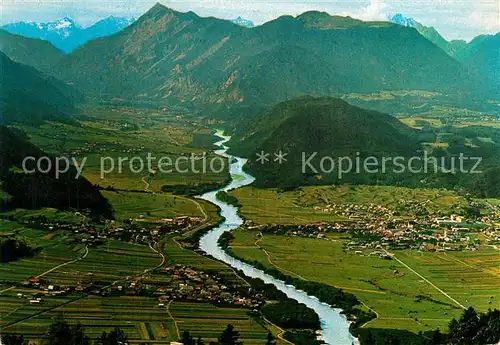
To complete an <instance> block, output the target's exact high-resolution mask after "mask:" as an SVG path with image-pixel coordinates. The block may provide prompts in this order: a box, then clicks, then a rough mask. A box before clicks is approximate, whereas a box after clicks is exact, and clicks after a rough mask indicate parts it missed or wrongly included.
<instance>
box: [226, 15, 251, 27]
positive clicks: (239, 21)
mask: <svg viewBox="0 0 500 345" xmlns="http://www.w3.org/2000/svg"><path fill="white" fill-rule="evenodd" d="M231 21H232V22H233V23H234V24H237V25H239V26H243V27H245V28H253V27H254V26H255V24H254V23H253V22H252V21H250V20H248V19H244V18H241V17H238V18H236V19H233V20H231Z"/></svg>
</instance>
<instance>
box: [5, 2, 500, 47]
mask: <svg viewBox="0 0 500 345" xmlns="http://www.w3.org/2000/svg"><path fill="white" fill-rule="evenodd" d="M156 2H157V1H155V0H152V1H150V0H139V1H132V0H108V1H106V0H0V6H1V8H0V10H1V17H0V22H1V23H2V24H6V23H10V22H15V21H21V20H29V21H35V22H43V21H49V20H54V19H58V18H60V17H63V16H69V17H72V18H74V19H75V20H76V21H77V22H79V23H81V24H83V25H88V24H91V23H93V22H95V21H96V20H98V19H100V18H103V17H107V16H110V15H115V16H128V17H139V16H140V15H141V14H143V13H144V12H146V11H147V10H148V9H149V8H150V7H152V6H153V5H154V4H155V3H156ZM159 2H161V3H162V4H164V5H166V6H169V7H171V8H173V9H176V10H179V11H189V10H191V11H194V12H196V13H197V14H199V15H200V16H215V17H219V18H226V19H232V18H236V17H237V16H242V17H244V18H247V19H251V20H253V21H254V22H255V23H257V24H261V23H263V22H265V21H268V20H270V19H273V18H276V17H278V16H280V15H283V14H292V15H295V14H299V13H302V12H304V11H308V10H322V11H326V12H328V13H330V14H340V15H350V16H352V17H355V18H360V19H371V20H373V19H382V20H383V19H385V18H386V17H387V15H388V14H393V13H403V14H405V15H407V16H411V17H413V18H415V19H416V20H417V21H419V22H421V23H422V24H424V25H427V26H434V27H435V28H437V29H438V31H440V32H441V34H442V35H443V36H445V37H446V38H448V39H467V40H470V39H471V38H473V37H475V36H477V35H479V34H484V33H496V32H498V31H500V1H498V0H330V1H325V0H315V1H307V0H272V1H263V0H159Z"/></svg>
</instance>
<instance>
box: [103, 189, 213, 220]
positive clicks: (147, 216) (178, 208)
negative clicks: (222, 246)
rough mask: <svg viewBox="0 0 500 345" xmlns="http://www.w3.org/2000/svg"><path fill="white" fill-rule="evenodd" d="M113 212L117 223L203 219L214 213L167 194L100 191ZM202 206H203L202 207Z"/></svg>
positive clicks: (195, 202)
mask: <svg viewBox="0 0 500 345" xmlns="http://www.w3.org/2000/svg"><path fill="white" fill-rule="evenodd" d="M102 194H103V196H104V197H105V198H106V199H108V200H109V202H110V203H111V205H112V206H113V209H114V210H115V218H116V220H118V221H123V220H127V219H139V218H141V219H144V220H145V221H150V222H155V221H158V220H161V219H162V218H175V217H182V216H189V217H199V218H201V219H204V218H205V217H206V211H205V209H207V210H208V212H216V208H215V206H213V205H212V204H209V203H207V202H204V201H203V200H195V199H191V198H186V197H183V196H178V195H172V194H168V193H157V194H156V193H154V194H152V193H136V192H111V191H102ZM202 205H203V206H202Z"/></svg>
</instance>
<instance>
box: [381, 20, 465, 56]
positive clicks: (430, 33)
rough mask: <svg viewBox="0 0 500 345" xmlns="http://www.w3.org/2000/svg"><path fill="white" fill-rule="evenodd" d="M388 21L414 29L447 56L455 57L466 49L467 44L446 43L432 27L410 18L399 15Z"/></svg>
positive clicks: (463, 42)
mask: <svg viewBox="0 0 500 345" xmlns="http://www.w3.org/2000/svg"><path fill="white" fill-rule="evenodd" d="M388 19H389V21H391V22H393V23H396V24H399V25H403V26H406V27H411V28H415V29H416V30H417V31H418V32H420V34H421V35H422V36H424V37H425V38H427V39H428V40H429V41H431V42H432V43H434V44H435V45H437V46H438V47H439V48H441V49H442V50H443V51H445V52H446V54H448V55H449V56H452V57H457V55H458V54H460V53H461V52H462V50H463V49H466V47H467V42H465V41H462V40H454V41H451V42H448V41H447V40H446V39H445V38H444V37H443V36H441V34H440V33H439V32H438V31H437V30H436V29H435V28H433V27H428V26H425V25H422V24H420V23H419V22H417V21H416V20H415V19H413V18H411V17H406V16H404V15H403V14H401V13H398V14H395V15H390V16H388Z"/></svg>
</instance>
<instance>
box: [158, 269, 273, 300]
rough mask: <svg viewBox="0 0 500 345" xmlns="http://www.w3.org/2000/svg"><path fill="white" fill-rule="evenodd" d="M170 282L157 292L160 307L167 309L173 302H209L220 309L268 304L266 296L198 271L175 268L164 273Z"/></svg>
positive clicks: (163, 270) (165, 270) (163, 271)
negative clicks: (223, 306)
mask: <svg viewBox="0 0 500 345" xmlns="http://www.w3.org/2000/svg"><path fill="white" fill-rule="evenodd" d="M161 272H162V273H163V274H166V275H168V276H169V277H171V281H170V282H169V283H167V284H165V285H163V286H161V287H159V288H158V289H157V290H156V291H155V292H154V296H155V297H157V298H158V302H159V303H158V306H159V307H164V306H165V304H166V303H167V302H169V301H171V300H176V301H191V302H210V303H213V304H218V305H227V306H238V307H243V308H251V309H258V308H259V307H260V306H261V305H263V304H264V303H265V300H264V298H263V296H261V295H258V294H253V293H252V292H251V291H249V290H248V289H237V288H235V287H234V286H233V284H228V285H226V284H225V283H224V282H223V281H222V280H221V278H220V277H218V276H216V275H213V274H208V273H205V272H203V271H198V270H195V269H193V268H191V267H188V266H184V265H175V266H170V267H167V268H164V269H162V270H161Z"/></svg>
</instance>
